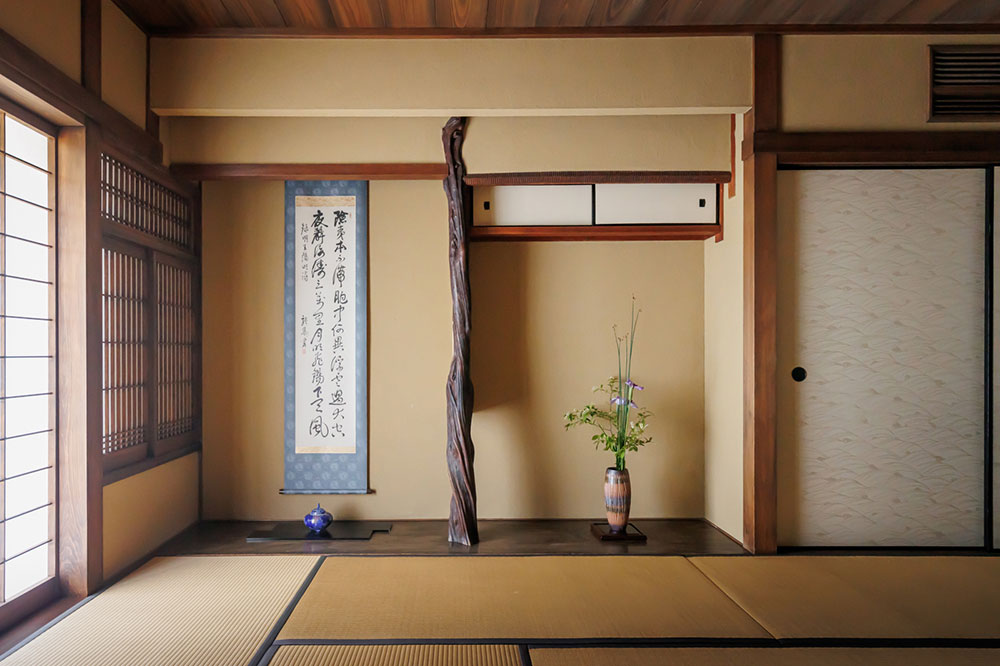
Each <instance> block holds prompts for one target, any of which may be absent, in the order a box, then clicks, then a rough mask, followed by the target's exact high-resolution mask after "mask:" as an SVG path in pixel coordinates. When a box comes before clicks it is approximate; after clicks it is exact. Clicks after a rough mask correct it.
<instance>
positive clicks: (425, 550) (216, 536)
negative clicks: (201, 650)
mask: <svg viewBox="0 0 1000 666" xmlns="http://www.w3.org/2000/svg"><path fill="white" fill-rule="evenodd" d="M592 522H593V520H480V521H479V530H480V538H481V541H480V542H479V543H478V544H476V545H474V546H460V545H456V544H453V543H449V542H448V521H447V520H395V521H392V531H391V532H388V533H376V534H374V535H372V538H371V539H370V540H368V541H270V542H258V543H247V540H246V537H247V535H248V534H250V533H251V532H253V531H256V530H262V529H268V528H270V527H271V526H273V525H274V524H275V523H274V522H256V521H254V522H251V521H206V522H202V523H199V524H197V525H195V526H193V527H191V528H189V529H188V530H186V531H184V532H183V533H181V534H180V535H178V536H177V537H176V538H174V539H173V540H171V541H170V542H168V543H167V544H165V545H164V546H163V547H162V548H161V549H160V550H159V551H158V552H157V554H158V555H203V554H210V555H226V554H237V553H241V554H257V553H315V554H345V555H346V554H351V555H740V554H743V553H744V552H745V551H744V550H743V548H742V547H741V546H740V545H739V544H737V543H736V542H735V541H733V540H732V539H730V538H729V537H728V536H727V535H726V534H725V533H724V532H722V531H721V530H719V529H718V528H716V527H714V526H713V525H711V524H710V523H708V522H706V521H704V520H699V519H660V520H656V519H636V520H633V521H632V523H633V524H635V525H636V526H637V527H638V528H639V529H640V530H642V531H643V532H644V533H645V534H646V535H647V537H648V540H647V542H646V543H645V544H635V543H613V542H601V541H599V540H598V539H595V538H594V537H593V535H592V534H591V533H590V524H591V523H592Z"/></svg>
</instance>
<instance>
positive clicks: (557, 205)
mask: <svg viewBox="0 0 1000 666" xmlns="http://www.w3.org/2000/svg"><path fill="white" fill-rule="evenodd" d="M472 200H473V208H472V210H473V214H472V223H473V224H474V225H475V226H483V227H489V226H531V225H543V226H562V225H578V224H585V225H586V224H590V223H591V215H592V210H591V209H592V206H593V202H592V201H591V188H590V185H506V186H502V187H476V188H473V191H472Z"/></svg>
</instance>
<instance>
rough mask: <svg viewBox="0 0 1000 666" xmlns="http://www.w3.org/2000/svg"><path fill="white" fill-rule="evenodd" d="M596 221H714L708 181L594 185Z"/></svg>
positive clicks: (712, 192)
mask: <svg viewBox="0 0 1000 666" xmlns="http://www.w3.org/2000/svg"><path fill="white" fill-rule="evenodd" d="M595 199H596V201H595V204H596V208H595V218H596V220H597V224H715V208H716V201H715V199H716V186H715V185H714V184H711V183H646V184H635V183H633V184H624V185H597V192H596V196H595Z"/></svg>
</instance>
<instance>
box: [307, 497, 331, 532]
mask: <svg viewBox="0 0 1000 666" xmlns="http://www.w3.org/2000/svg"><path fill="white" fill-rule="evenodd" d="M303 522H305V524H306V527H308V528H309V529H311V530H312V531H313V532H322V531H323V530H325V529H326V528H327V527H329V526H330V523H331V522H333V516H331V515H330V512H329V511H327V510H326V509H324V508H323V507H321V506H320V505H319V504H318V503H317V504H316V508H315V509H313V510H312V511H310V512H309V513H307V514H306V517H305V520H304V521H303Z"/></svg>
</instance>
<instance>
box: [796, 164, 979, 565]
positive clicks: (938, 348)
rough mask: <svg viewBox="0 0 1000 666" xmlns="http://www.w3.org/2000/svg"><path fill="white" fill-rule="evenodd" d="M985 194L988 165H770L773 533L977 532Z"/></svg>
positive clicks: (957, 536)
mask: <svg viewBox="0 0 1000 666" xmlns="http://www.w3.org/2000/svg"><path fill="white" fill-rule="evenodd" d="M985 201H986V172H985V170H983V169H962V170H959V169H926V170H866V169H857V170H816V171H783V172H781V173H780V174H779V180H778V202H779V204H778V212H779V216H778V493H779V495H778V509H779V543H780V544H781V545H806V546H982V545H983V532H984V518H985V514H984V502H983V497H984V476H985V465H984V453H985V447H984V442H985V439H984V396H985V390H984V387H985V372H984V358H985V351H984V349H985V319H984V312H985V307H984V301H985V283H984V275H985V267H984V264H985V257H986V233H985V230H986V215H985V210H986V209H985ZM797 368H798V369H800V370H798V371H795V369H797ZM793 371H794V372H793ZM803 371H804V373H803ZM793 374H794V377H793ZM803 374H804V377H803Z"/></svg>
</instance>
